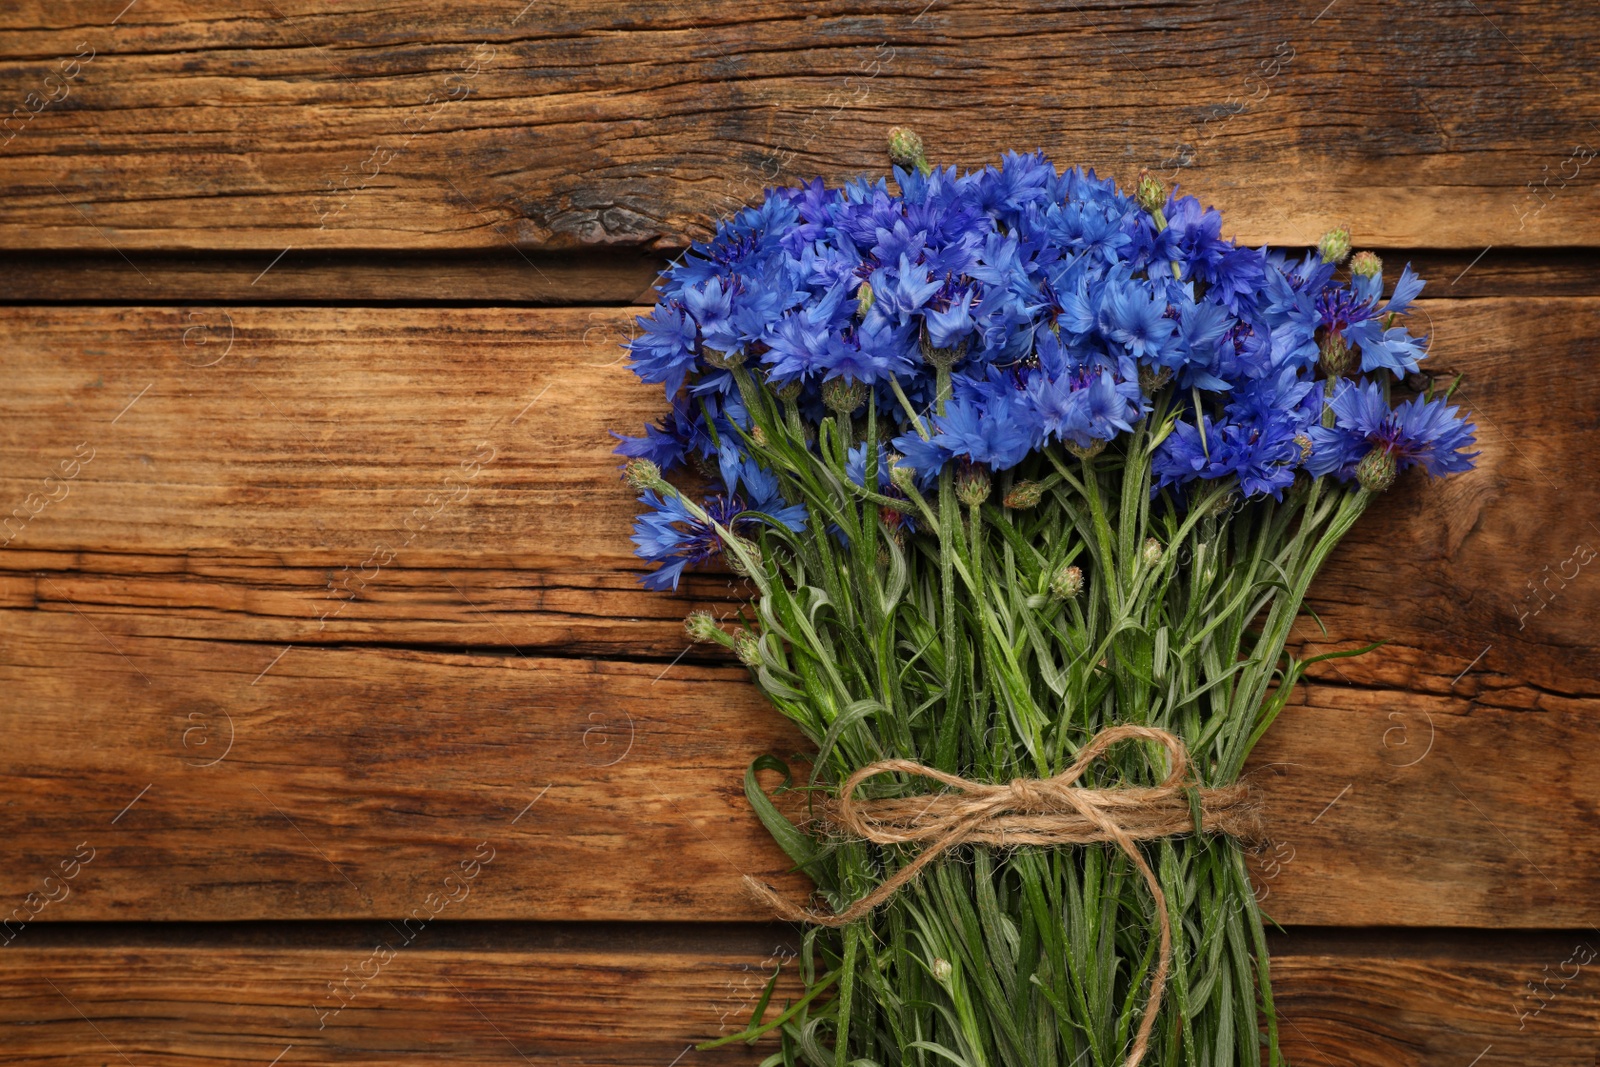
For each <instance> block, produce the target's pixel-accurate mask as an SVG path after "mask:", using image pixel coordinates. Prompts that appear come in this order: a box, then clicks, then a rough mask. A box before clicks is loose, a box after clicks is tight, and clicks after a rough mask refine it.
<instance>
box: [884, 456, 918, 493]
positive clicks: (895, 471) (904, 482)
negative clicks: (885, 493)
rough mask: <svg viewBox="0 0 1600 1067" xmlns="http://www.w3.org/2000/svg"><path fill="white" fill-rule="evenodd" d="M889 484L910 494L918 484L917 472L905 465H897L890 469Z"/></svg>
mask: <svg viewBox="0 0 1600 1067" xmlns="http://www.w3.org/2000/svg"><path fill="white" fill-rule="evenodd" d="M889 484H890V485H893V486H894V487H895V488H896V489H898V490H900V491H901V492H902V493H906V494H909V493H910V492H911V487H912V486H914V485H916V484H917V472H916V471H914V470H912V469H911V468H910V467H907V466H906V465H905V464H903V463H895V464H893V465H892V466H890V468H889Z"/></svg>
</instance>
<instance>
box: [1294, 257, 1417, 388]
mask: <svg viewBox="0 0 1600 1067" xmlns="http://www.w3.org/2000/svg"><path fill="white" fill-rule="evenodd" d="M1422 284H1423V283H1422V279H1421V278H1418V277H1417V276H1416V275H1415V274H1414V273H1412V271H1411V264H1409V263H1407V264H1406V265H1405V268H1404V269H1403V270H1402V271H1401V272H1400V280H1399V281H1398V282H1396V283H1395V286H1394V293H1393V295H1392V296H1390V298H1389V301H1388V303H1383V302H1382V296H1383V274H1382V272H1379V273H1377V274H1374V275H1371V276H1366V275H1360V274H1358V275H1356V276H1355V277H1354V278H1352V279H1351V280H1350V286H1349V288H1347V289H1346V288H1330V289H1326V290H1324V291H1323V292H1322V293H1321V294H1320V295H1319V296H1318V297H1317V313H1318V315H1319V316H1320V318H1321V326H1322V328H1323V329H1324V330H1326V331H1328V332H1329V333H1334V334H1338V335H1340V336H1342V337H1343V338H1344V340H1345V343H1346V344H1348V345H1349V346H1350V347H1352V348H1358V349H1360V350H1361V372H1362V373H1363V374H1370V373H1371V372H1373V371H1376V370H1389V371H1393V372H1394V373H1395V375H1396V376H1400V375H1405V374H1409V373H1412V372H1413V371H1415V370H1416V369H1417V361H1418V360H1420V359H1422V358H1423V357H1424V356H1426V355H1427V354H1428V352H1427V349H1426V348H1425V347H1424V346H1423V343H1422V341H1421V340H1420V339H1418V338H1415V337H1412V336H1411V334H1410V332H1409V331H1408V330H1406V328H1405V327H1403V326H1393V325H1390V323H1392V322H1393V316H1396V315H1402V314H1404V313H1405V312H1406V311H1407V310H1408V309H1409V308H1410V307H1411V301H1412V300H1414V299H1416V296H1417V294H1418V293H1420V292H1421V291H1422ZM1380 319H1381V320H1382V322H1380V321H1379V320H1380Z"/></svg>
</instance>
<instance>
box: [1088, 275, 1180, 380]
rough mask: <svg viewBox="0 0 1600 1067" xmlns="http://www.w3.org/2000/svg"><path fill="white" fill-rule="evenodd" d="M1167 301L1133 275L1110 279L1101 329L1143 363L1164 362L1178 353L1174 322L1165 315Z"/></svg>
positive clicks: (1102, 302) (1106, 290) (1101, 312)
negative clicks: (1143, 285) (1155, 294)
mask: <svg viewBox="0 0 1600 1067" xmlns="http://www.w3.org/2000/svg"><path fill="white" fill-rule="evenodd" d="M1166 314H1167V302H1166V301H1165V300H1163V299H1161V298H1160V297H1158V296H1152V295H1150V293H1149V292H1148V291H1147V290H1145V289H1144V288H1143V287H1142V286H1140V284H1139V283H1138V282H1136V281H1134V280H1133V279H1128V280H1126V281H1123V282H1117V281H1111V282H1109V283H1108V284H1107V285H1106V287H1105V295H1104V299H1103V300H1102V301H1101V304H1100V320H1099V325H1100V330H1101V332H1102V333H1104V334H1105V335H1106V337H1108V338H1109V339H1111V340H1112V341H1115V342H1116V343H1117V344H1120V345H1122V346H1123V348H1124V349H1126V350H1127V353H1128V355H1130V356H1132V357H1133V358H1134V359H1137V360H1140V361H1143V362H1145V363H1154V364H1166V363H1168V362H1169V361H1171V359H1172V358H1173V357H1174V356H1175V355H1176V354H1177V346H1176V345H1175V344H1174V343H1173V335H1174V333H1175V332H1176V330H1177V325H1178V324H1177V323H1176V322H1174V321H1173V320H1172V319H1169V318H1167V317H1166Z"/></svg>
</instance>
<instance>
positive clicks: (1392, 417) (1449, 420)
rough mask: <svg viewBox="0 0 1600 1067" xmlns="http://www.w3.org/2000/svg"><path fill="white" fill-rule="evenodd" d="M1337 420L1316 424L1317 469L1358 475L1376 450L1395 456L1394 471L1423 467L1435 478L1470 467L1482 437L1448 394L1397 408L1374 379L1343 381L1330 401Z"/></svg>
mask: <svg viewBox="0 0 1600 1067" xmlns="http://www.w3.org/2000/svg"><path fill="white" fill-rule="evenodd" d="M1328 406H1329V407H1331V408H1332V409H1333V414H1334V425H1333V426H1332V427H1325V426H1321V425H1317V426H1314V427H1312V428H1311V457H1310V459H1308V460H1307V461H1306V469H1307V470H1308V471H1310V472H1311V473H1312V474H1314V475H1317V476H1319V477H1320V476H1321V475H1324V474H1333V475H1337V476H1338V477H1339V478H1341V479H1344V480H1347V481H1348V480H1350V479H1352V478H1354V477H1355V476H1356V472H1357V468H1358V466H1359V465H1360V463H1361V461H1362V460H1364V459H1366V458H1367V457H1368V456H1369V455H1371V454H1373V453H1383V454H1386V455H1387V457H1388V458H1389V459H1391V460H1393V463H1394V468H1393V470H1394V472H1396V473H1398V472H1400V471H1404V470H1406V469H1407V468H1408V467H1421V468H1422V469H1424V470H1426V471H1427V472H1428V473H1429V474H1431V475H1434V476H1435V477H1439V476H1443V475H1446V474H1454V473H1458V472H1460V471H1465V470H1470V469H1471V468H1472V460H1473V459H1474V458H1476V457H1477V455H1478V453H1476V452H1464V451H1462V450H1463V449H1466V448H1471V447H1472V445H1473V444H1474V443H1475V442H1476V440H1477V428H1476V427H1475V426H1474V425H1473V424H1472V423H1470V422H1467V421H1466V420H1465V419H1463V418H1461V417H1460V415H1459V413H1458V409H1456V408H1454V407H1450V406H1448V405H1447V403H1446V401H1445V400H1444V399H1443V398H1438V399H1433V400H1429V399H1427V398H1425V397H1420V396H1419V397H1414V398H1412V399H1411V400H1408V401H1406V402H1404V403H1402V404H1400V405H1399V406H1397V407H1395V408H1393V409H1391V408H1390V407H1389V404H1388V401H1387V400H1386V399H1385V397H1384V391H1383V387H1382V386H1381V385H1380V384H1379V383H1378V382H1373V381H1365V380H1363V381H1360V382H1351V381H1342V382H1340V383H1339V386H1338V388H1337V389H1336V390H1335V392H1334V395H1333V399H1332V400H1331V401H1329V405H1328Z"/></svg>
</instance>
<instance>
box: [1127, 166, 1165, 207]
mask: <svg viewBox="0 0 1600 1067" xmlns="http://www.w3.org/2000/svg"><path fill="white" fill-rule="evenodd" d="M1133 197H1134V199H1135V200H1137V201H1139V206H1140V207H1142V208H1144V209H1145V210H1146V211H1148V212H1150V214H1152V215H1154V214H1155V213H1156V212H1158V211H1160V210H1161V209H1162V208H1164V207H1166V206H1167V188H1166V186H1164V185H1162V184H1161V179H1160V178H1157V177H1156V176H1155V175H1154V174H1151V173H1150V172H1149V171H1147V170H1141V171H1140V172H1139V181H1138V183H1137V184H1136V185H1135V186H1134V187H1133Z"/></svg>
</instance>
